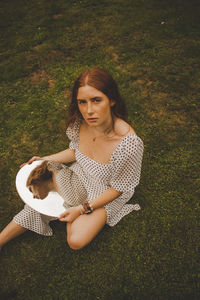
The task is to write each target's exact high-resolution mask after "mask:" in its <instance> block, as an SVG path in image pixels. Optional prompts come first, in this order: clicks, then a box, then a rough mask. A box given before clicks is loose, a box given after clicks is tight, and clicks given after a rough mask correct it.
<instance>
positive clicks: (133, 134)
mask: <svg viewBox="0 0 200 300" xmlns="http://www.w3.org/2000/svg"><path fill="white" fill-rule="evenodd" d="M79 129H80V126H79ZM79 129H78V130H79ZM129 136H134V137H137V135H136V134H135V133H130V134H128V135H126V136H125V137H124V138H123V139H122V140H121V141H120V142H119V144H118V145H117V146H116V148H115V150H114V151H113V153H112V154H111V156H110V159H109V163H107V164H102V163H100V162H98V161H96V160H94V159H92V158H90V157H89V156H87V155H86V154H84V153H82V152H81V151H80V150H79V143H80V140H79V131H78V134H77V139H78V145H77V149H76V150H78V152H79V153H80V154H81V155H82V156H84V157H86V158H87V159H89V160H91V161H92V162H94V163H96V164H98V165H101V166H109V165H110V163H111V160H112V157H113V155H114V154H115V152H116V151H117V149H118V148H119V146H120V145H121V144H122V142H123V141H124V140H125V139H126V138H128V137H129Z"/></svg>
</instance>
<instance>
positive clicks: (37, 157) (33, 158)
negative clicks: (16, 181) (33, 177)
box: [28, 156, 42, 165]
mask: <svg viewBox="0 0 200 300" xmlns="http://www.w3.org/2000/svg"><path fill="white" fill-rule="evenodd" d="M41 159H42V158H41V157H40V156H33V157H32V158H31V159H29V161H28V164H29V165H30V164H32V162H33V161H35V160H41Z"/></svg>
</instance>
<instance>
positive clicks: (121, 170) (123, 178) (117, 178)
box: [66, 122, 144, 226]
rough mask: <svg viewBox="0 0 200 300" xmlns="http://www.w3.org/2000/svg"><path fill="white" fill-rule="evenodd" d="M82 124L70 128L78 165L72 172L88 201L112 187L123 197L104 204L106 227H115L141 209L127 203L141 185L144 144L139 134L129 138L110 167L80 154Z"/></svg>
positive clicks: (68, 133) (125, 140) (124, 140)
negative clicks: (85, 191) (124, 218)
mask: <svg viewBox="0 0 200 300" xmlns="http://www.w3.org/2000/svg"><path fill="white" fill-rule="evenodd" d="M79 128H80V122H75V124H74V126H73V127H68V129H67V132H66V133H67V136H68V138H69V139H70V140H71V142H70V144H69V147H70V148H71V149H75V155H76V162H75V163H74V164H73V165H72V166H71V169H72V170H73V171H74V172H75V173H76V174H77V175H78V176H79V178H80V180H81V181H82V182H83V184H84V186H85V189H86V190H87V194H88V200H93V199H94V198H96V197H98V196H99V195H100V194H101V193H103V192H104V191H106V190H107V189H109V188H110V187H113V188H114V189H116V190H117V191H119V192H122V194H121V195H120V196H119V197H118V198H116V199H115V200H113V201H111V202H110V203H108V204H107V205H105V209H106V212H107V222H106V223H107V224H108V225H109V226H114V225H116V224H117V223H118V222H119V221H120V220H121V219H122V218H123V217H124V216H125V215H127V214H129V213H130V212H132V211H133V210H139V209H140V206H139V205H138V204H135V205H133V204H126V203H127V202H128V201H129V200H130V199H131V197H132V196H133V194H134V191H135V187H136V186H137V185H138V184H139V180H140V173H141V164H142V156H143V149H144V146H143V142H142V140H141V139H140V138H139V137H138V136H137V135H136V134H130V135H127V136H126V137H125V138H124V139H122V141H121V142H120V143H119V145H118V146H117V148H116V149H115V151H114V152H113V154H112V155H111V157H110V162H109V164H100V163H98V162H96V161H94V160H93V159H91V158H89V157H87V156H86V155H84V154H83V153H81V152H80V151H79Z"/></svg>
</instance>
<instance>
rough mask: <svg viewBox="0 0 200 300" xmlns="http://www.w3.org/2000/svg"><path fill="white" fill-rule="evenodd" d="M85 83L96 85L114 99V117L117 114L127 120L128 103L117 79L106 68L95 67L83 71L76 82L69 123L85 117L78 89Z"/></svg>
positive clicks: (95, 86)
mask: <svg viewBox="0 0 200 300" xmlns="http://www.w3.org/2000/svg"><path fill="white" fill-rule="evenodd" d="M85 85H89V86H91V87H94V88H95V89H97V90H99V91H101V92H102V93H104V94H105V95H106V96H107V97H108V99H109V100H110V101H114V102H115V104H114V105H113V106H112V107H111V113H112V117H113V116H115V117H118V118H121V119H123V120H124V121H126V122H127V111H126V105H125V102H124V100H123V98H122V97H121V95H120V92H119V90H118V86H117V84H116V82H115V80H114V79H113V77H112V76H111V75H110V74H109V73H108V72H107V71H106V70H104V69H101V68H99V67H95V68H92V69H89V70H86V71H84V72H82V73H81V75H80V76H79V77H78V78H77V79H76V81H75V82H74V86H73V89H72V98H71V103H70V105H69V109H68V119H67V125H70V124H73V123H74V122H75V121H76V120H77V119H81V120H82V119H83V117H82V115H81V113H80V111H79V108H78V102H77V94H78V89H79V88H80V87H83V86H85Z"/></svg>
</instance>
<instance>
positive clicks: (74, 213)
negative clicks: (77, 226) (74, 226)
mask: <svg viewBox="0 0 200 300" xmlns="http://www.w3.org/2000/svg"><path fill="white" fill-rule="evenodd" d="M80 214H81V206H75V207H70V208H68V209H67V210H66V211H65V212H64V213H63V214H61V215H60V218H59V220H60V221H61V222H68V223H72V222H73V221H74V220H75V219H76V218H78V217H79V216H80Z"/></svg>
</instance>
